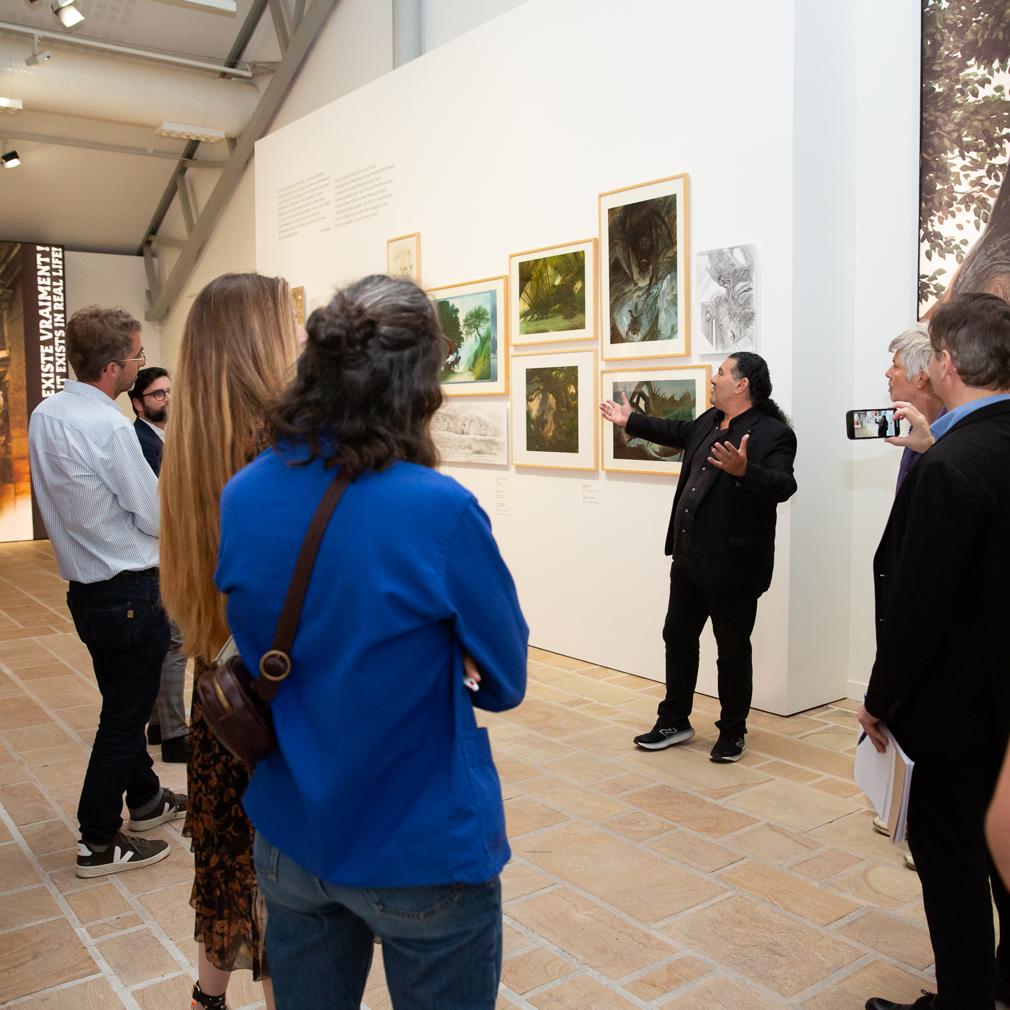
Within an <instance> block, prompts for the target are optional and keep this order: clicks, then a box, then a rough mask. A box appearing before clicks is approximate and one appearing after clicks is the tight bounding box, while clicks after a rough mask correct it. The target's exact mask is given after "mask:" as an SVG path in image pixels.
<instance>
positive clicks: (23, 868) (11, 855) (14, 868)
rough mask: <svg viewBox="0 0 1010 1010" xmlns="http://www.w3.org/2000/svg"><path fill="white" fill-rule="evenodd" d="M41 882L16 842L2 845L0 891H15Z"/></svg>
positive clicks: (0, 848) (0, 851) (0, 854)
mask: <svg viewBox="0 0 1010 1010" xmlns="http://www.w3.org/2000/svg"><path fill="white" fill-rule="evenodd" d="M38 883H41V881H40V880H39V878H38V874H37V873H36V872H35V870H34V869H33V868H32V864H31V863H30V862H29V861H28V859H27V857H26V856H25V855H24V854H23V853H22V852H21V850H20V849H19V848H18V846H17V844H16V843H14V842H6V843H5V844H3V845H0V890H4V891H13V890H14V889H15V888H17V887H26V886H27V885H28V884H38Z"/></svg>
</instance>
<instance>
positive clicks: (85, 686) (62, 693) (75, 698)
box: [32, 674, 99, 711]
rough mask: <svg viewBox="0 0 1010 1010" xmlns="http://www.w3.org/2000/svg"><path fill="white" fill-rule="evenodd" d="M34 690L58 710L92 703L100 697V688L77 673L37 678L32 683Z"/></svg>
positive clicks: (46, 702) (42, 699) (41, 698)
mask: <svg viewBox="0 0 1010 1010" xmlns="http://www.w3.org/2000/svg"><path fill="white" fill-rule="evenodd" d="M32 691H33V692H34V693H35V694H36V695H38V697H39V698H40V700H41V701H42V702H43V703H44V704H46V705H48V706H49V707H50V708H52V709H55V710H56V711H59V710H60V709H63V708H74V707H75V706H77V705H88V704H92V703H94V701H95V699H96V698H98V697H99V695H98V688H97V687H96V686H95V685H94V684H93V683H88V682H87V681H86V680H85V679H84V678H83V677H78V676H77V675H76V674H71V675H70V676H68V677H47V678H46V679H45V680H37V681H35V682H34V683H33V684H32Z"/></svg>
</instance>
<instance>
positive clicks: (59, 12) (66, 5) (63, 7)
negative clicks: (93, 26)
mask: <svg viewBox="0 0 1010 1010" xmlns="http://www.w3.org/2000/svg"><path fill="white" fill-rule="evenodd" d="M76 2H77V0H53V3H52V8H53V13H54V14H55V15H56V16H57V17H58V18H59V19H60V24H62V25H63V27H64V28H74V27H75V26H76V25H79V24H80V23H81V22H82V21H83V20H84V15H83V14H82V13H81V12H80V11H79V10H78V9H77V7H76V6H74V5H75V4H76Z"/></svg>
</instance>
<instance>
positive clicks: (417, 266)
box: [386, 231, 421, 286]
mask: <svg viewBox="0 0 1010 1010" xmlns="http://www.w3.org/2000/svg"><path fill="white" fill-rule="evenodd" d="M386 273H387V274H389V276H390V277H403V278H406V279H407V280H408V281H413V282H414V283H415V284H417V285H418V286H420V284H421V233H420V232H419V231H412V232H410V233H409V234H408V235H397V236H396V237H395V238H390V239H386Z"/></svg>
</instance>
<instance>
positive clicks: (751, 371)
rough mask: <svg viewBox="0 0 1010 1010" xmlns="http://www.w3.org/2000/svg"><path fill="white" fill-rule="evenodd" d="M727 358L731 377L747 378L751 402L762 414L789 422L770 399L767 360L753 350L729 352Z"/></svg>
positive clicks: (770, 387) (780, 409)
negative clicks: (731, 366) (731, 370)
mask: <svg viewBox="0 0 1010 1010" xmlns="http://www.w3.org/2000/svg"><path fill="white" fill-rule="evenodd" d="M729 359H730V361H732V362H733V377H734V378H735V379H746V380H747V382H748V384H749V386H750V400H751V403H752V404H753V405H754V406H755V407H756V408H757V409H758V410H760V411H761V413H762V414H767V415H768V416H769V417H774V418H775V420H776V421H781V422H782V423H783V424H789V418H788V417H786V415H785V414H784V413H783V412H782V408H781V407H780V406H779V405H778V404H777V403H776V402H775V401H774V400H773V399H772V377H771V375H770V374H769V373H768V362H767V361H765V359H764V358H762V357H761V355H760V354H755V353H754V352H753V351H737V352H736V354H731V355H730V356H729ZM790 427H791V425H790Z"/></svg>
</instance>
